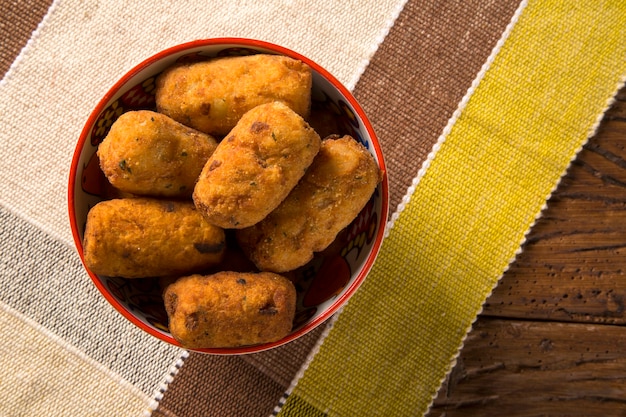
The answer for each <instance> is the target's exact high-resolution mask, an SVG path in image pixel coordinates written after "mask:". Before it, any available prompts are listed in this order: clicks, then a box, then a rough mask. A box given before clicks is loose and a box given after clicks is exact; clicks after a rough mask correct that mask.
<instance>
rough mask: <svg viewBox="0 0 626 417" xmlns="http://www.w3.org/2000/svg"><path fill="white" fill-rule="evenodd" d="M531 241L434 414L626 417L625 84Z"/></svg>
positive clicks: (484, 317)
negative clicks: (625, 309) (625, 324)
mask: <svg viewBox="0 0 626 417" xmlns="http://www.w3.org/2000/svg"><path fill="white" fill-rule="evenodd" d="M523 249H524V250H523V252H522V253H521V254H520V255H519V256H518V258H517V259H516V261H515V262H514V263H513V264H512V265H511V267H510V269H509V270H508V271H507V272H506V273H505V274H504V276H503V277H502V279H501V281H500V283H499V285H498V287H497V288H496V289H495V290H494V292H493V294H492V295H491V296H490V297H489V299H488V300H487V303H486V304H485V306H484V310H483V313H482V314H481V315H480V316H479V318H478V320H477V321H476V323H475V325H474V328H473V330H472V331H471V332H470V334H469V335H468V337H467V339H466V341H465V346H464V347H463V349H462V351H461V354H460V357H459V359H458V361H457V364H456V366H455V367H454V368H453V370H452V372H451V373H450V375H449V377H448V380H447V381H446V382H445V384H444V386H443V387H442V388H441V390H440V391H439V395H438V397H437V399H436V400H435V403H434V405H433V407H432V409H431V411H430V413H429V416H431V417H435V416H440V417H443V416H446V417H451V416H496V415H497V416H590V415H593V416H623V415H626V351H625V348H624V346H626V328H625V327H624V326H623V324H624V322H625V318H626V314H625V311H624V308H625V303H626V88H623V89H622V90H621V91H620V92H619V94H618V95H617V97H616V101H615V102H614V103H613V105H612V106H611V108H610V110H609V111H608V112H607V113H606V114H605V117H604V118H603V121H602V123H601V125H600V126H599V128H598V130H597V132H596V134H595V135H594V137H592V138H591V139H590V140H589V142H588V143H587V145H586V146H585V147H584V148H583V150H582V151H581V152H580V153H579V155H578V157H577V158H576V159H575V160H574V161H573V163H572V165H571V167H570V169H569V170H568V172H567V174H566V176H565V177H564V178H563V179H562V181H561V183H560V184H559V186H558V187H557V189H556V190H555V192H554V193H553V195H552V198H551V199H550V200H549V201H548V204H547V208H546V209H545V210H544V212H543V215H542V216H541V218H540V219H539V220H538V221H537V223H536V224H535V226H534V227H533V229H532V230H531V232H530V233H529V234H528V236H527V241H526V243H525V245H524V248H523Z"/></svg>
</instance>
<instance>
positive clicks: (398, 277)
mask: <svg viewBox="0 0 626 417" xmlns="http://www.w3.org/2000/svg"><path fill="white" fill-rule="evenodd" d="M0 14H1V15H2V17H1V18H0V19H1V20H0V35H1V36H2V37H1V39H2V43H3V44H2V47H1V49H0V50H1V52H2V55H1V56H0V66H1V69H2V73H4V76H3V78H2V81H1V82H0V184H2V186H1V187H0V218H1V221H0V230H1V233H0V253H1V259H2V263H1V264H0V365H1V367H2V374H1V375H0V415H1V416H41V415H54V416H96V415H97V416H99V415H103V416H104V415H106V416H135V415H136V416H141V415H149V414H151V413H152V414H153V415H155V416H163V417H166V416H168V417H183V416H200V415H210V416H267V415H270V414H275V415H279V416H305V417H309V416H367V415H377V416H418V415H422V414H424V413H426V412H427V411H428V409H429V406H430V404H431V402H432V398H433V396H434V395H435V394H436V393H437V390H438V389H439V386H440V384H441V382H442V380H443V379H444V378H445V376H446V375H447V373H448V372H449V371H450V369H451V367H452V365H453V364H454V361H455V358H456V356H457V354H458V352H459V350H460V349H461V348H462V345H463V340H464V337H465V335H466V334H467V332H468V331H469V330H470V329H471V326H472V323H473V321H474V320H475V318H476V316H477V315H478V314H479V312H480V310H481V306H482V304H483V302H484V300H485V299H486V297H487V296H488V295H489V293H490V292H491V290H492V288H493V287H494V286H495V285H496V284H497V282H498V279H499V278H500V277H501V276H502V274H503V273H504V271H505V270H506V269H507V267H508V265H509V264H510V262H511V261H512V260H513V259H514V258H515V256H516V254H517V253H518V252H519V251H520V248H521V245H522V244H523V242H524V236H525V235H526V233H527V232H528V231H529V230H530V228H531V227H532V225H533V223H534V221H535V220H536V219H537V217H538V216H540V215H541V210H542V208H543V207H544V206H545V203H546V200H547V199H548V197H549V196H550V194H551V192H552V191H553V190H554V188H555V186H556V185H557V184H558V182H559V179H560V178H561V176H562V175H563V174H564V172H565V170H566V169H567V167H568V165H569V163H570V162H571V161H572V159H573V158H575V156H576V153H577V152H578V150H579V149H580V147H581V146H582V145H583V144H584V143H585V142H586V140H587V139H588V138H589V136H590V135H592V134H593V132H594V129H595V127H596V126H597V124H598V122H599V120H600V119H601V117H602V115H603V113H604V111H605V110H606V108H607V106H608V105H609V104H610V102H611V99H612V97H613V96H614V94H615V92H616V91H617V89H618V88H619V86H620V85H622V83H623V82H624V77H625V76H626V4H625V3H624V2H623V1H617V0H615V1H608V0H607V1H597V2H569V1H566V0H547V1H536V0H532V1H521V2H520V1H519V0H503V1H498V2H494V1H487V0H468V1H465V0H463V1H461V0H459V1H449V2H440V1H435V0H408V1H407V0H382V1H373V0H359V1H346V2H335V1H330V0H321V1H316V2H306V1H301V0H285V1H273V0H270V1H258V0H256V1H254V0H250V1H248V0H243V1H233V2H230V3H222V2H197V1H179V2H171V1H154V2H133V1H125V0H112V1H107V2H101V1H97V0H84V1H76V0H56V1H53V2H52V3H50V2H49V1H46V0H30V1H25V2H20V3H19V4H18V5H17V6H16V5H14V4H13V3H12V2H2V3H1V4H0ZM223 36H230V37H233V36H235V37H248V38H258V39H262V40H266V41H270V42H274V43H278V44H281V45H284V46H286V47H288V48H290V49H293V50H295V51H297V52H299V53H301V54H304V55H307V56H309V57H310V58H312V59H313V60H314V61H316V62H318V63H319V64H320V65H322V66H323V67H325V68H326V69H328V70H329V71H330V72H331V73H333V74H334V75H335V76H337V78H339V80H340V81H342V82H343V83H344V84H345V85H346V86H347V87H348V88H349V89H351V90H352V91H353V92H354V94H355V96H356V97H357V99H358V100H359V101H360V102H361V104H362V106H363V107H364V109H365V111H366V112H367V113H368V115H369V116H370V117H371V119H372V122H373V124H374V128H375V130H376V132H377V134H378V136H379V137H380V140H381V141H382V147H383V151H384V152H385V155H386V163H387V167H388V174H389V179H390V191H391V207H392V212H393V215H392V216H391V218H390V221H389V224H388V233H387V236H386V239H385V241H384V243H383V247H382V250H381V254H380V257H379V260H378V261H377V263H376V264H375V266H374V268H373V270H372V272H371V273H370V275H369V276H368V278H367V280H366V281H365V284H364V285H363V287H362V288H361V289H360V290H359V291H358V292H357V293H356V295H355V296H354V297H353V298H352V299H351V301H350V302H349V303H348V305H347V306H346V307H345V308H344V309H343V310H342V311H341V312H340V313H338V314H336V315H335V316H334V317H333V318H332V319H331V320H329V322H328V323H326V325H325V326H323V327H322V328H320V329H319V330H317V331H315V332H313V333H311V334H309V335H307V336H305V337H304V338H302V339H300V340H298V341H295V342H293V343H290V344H288V345H286V346H283V347H280V348H277V349H274V350H271V351H267V352H263V353H258V354H253V355H246V356H235V357H233V356H229V357H225V356H210V355H200V354H193V353H192V354H190V353H188V352H186V351H184V350H181V349H179V348H176V347H173V346H169V345H166V344H163V343H161V342H159V341H157V340H156V339H154V338H152V337H151V336H149V335H146V334H143V333H141V332H140V331H139V330H137V329H136V328H134V327H133V326H132V325H131V324H130V323H128V322H126V321H125V320H124V319H123V318H122V317H121V316H120V315H119V314H118V313H116V312H115V310H114V309H113V308H112V307H111V306H110V305H108V304H107V302H106V301H105V300H104V299H103V298H102V297H100V296H99V294H98V292H97V290H96V289H95V287H94V286H93V285H92V284H91V281H90V279H89V277H88V276H87V274H86V273H85V272H84V271H83V269H82V266H81V264H80V260H79V258H78V255H77V254H76V251H75V250H74V248H73V245H72V238H71V233H70V229H69V224H68V216H67V209H66V207H67V202H66V195H67V189H66V187H67V177H68V173H69V165H70V161H71V157H72V153H73V150H74V146H75V143H76V140H77V138H78V135H79V133H80V130H81V129H82V127H83V124H84V122H85V121H86V119H87V117H88V115H89V113H90V112H91V109H92V108H93V107H94V106H95V104H96V103H97V101H98V99H99V98H100V97H101V96H102V95H103V94H104V93H105V92H106V91H107V90H108V88H109V87H110V86H111V85H112V84H113V83H114V82H115V81H116V80H117V79H118V78H119V77H120V76H121V75H122V74H123V73H125V72H126V71H127V70H129V69H130V68H131V67H133V66H134V65H135V64H137V63H138V62H140V61H142V60H143V59H145V58H146V57H148V56H150V55H151V54H153V53H155V52H157V51H159V50H161V49H164V48H166V47H169V46H173V45H175V44H178V43H182V42H187V41H190V40H194V39H201V38H211V37H223Z"/></svg>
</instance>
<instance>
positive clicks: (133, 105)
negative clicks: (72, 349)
mask: <svg viewBox="0 0 626 417" xmlns="http://www.w3.org/2000/svg"><path fill="white" fill-rule="evenodd" d="M254 53H269V54H280V55H285V56H289V57H292V58H295V59H299V60H301V61H303V62H305V63H306V64H308V65H309V66H310V67H311V69H312V70H313V90H312V101H313V108H317V109H322V110H323V111H324V112H326V114H330V115H332V117H334V119H335V121H336V122H337V124H338V126H340V129H341V130H342V132H337V133H341V134H350V135H351V136H353V137H354V138H355V139H357V140H358V141H360V142H361V143H362V144H363V145H364V146H365V147H366V148H367V149H368V150H369V151H370V153H371V154H372V155H373V156H374V159H375V160H376V162H377V163H378V166H379V167H380V169H381V170H382V172H383V180H382V181H381V183H380V184H379V185H378V187H377V188H376V190H375V192H374V194H373V196H372V198H371V199H370V201H369V202H368V203H367V205H366V206H365V208H364V209H363V210H362V211H361V213H360V214H359V216H358V217H357V218H356V219H355V220H354V221H353V222H352V224H351V225H350V226H348V227H347V228H346V229H345V230H344V231H343V232H342V233H340V235H339V237H338V238H337V240H336V241H335V243H333V245H331V247H330V248H329V249H328V250H326V251H324V252H320V253H318V254H316V256H315V257H314V259H313V260H312V261H311V262H309V263H308V264H307V265H305V266H303V267H301V268H299V269H298V270H296V271H294V273H293V276H292V277H291V278H292V279H294V282H295V283H296V288H297V292H298V302H297V308H296V317H295V320H294V325H293V330H292V331H291V333H290V334H288V335H287V336H286V337H284V338H283V339H281V340H279V341H277V342H273V343H266V344H261V345H254V346H243V347H237V348H211V349H196V351H198V352H203V353H213V354H243V353H251V352H259V351H262V350H266V349H270V348H274V347H277V346H280V345H283V344H285V343H287V342H290V341H293V340H295V339H297V338H299V337H300V336H302V335H304V334H306V333H308V332H309V331H311V330H313V329H314V328H316V327H317V326H319V325H320V324H321V323H323V322H324V321H325V320H327V319H328V318H329V317H330V316H331V315H332V314H333V313H335V312H336V311H337V310H338V309H339V308H341V307H342V306H343V305H344V304H345V303H346V302H347V301H348V299H349V298H350V297H351V296H352V295H353V294H354V293H355V291H356V290H357V289H358V288H359V286H360V285H361V284H362V283H363V280H364V279H365V277H366V275H367V274H368V272H369V271H370V269H371V267H372V265H373V263H374V260H375V259H376V256H377V254H378V252H379V249H380V246H381V243H382V240H383V234H384V229H385V224H386V222H387V216H388V210H389V207H388V202H389V194H388V181H387V173H386V170H385V163H384V160H383V155H382V152H381V147H380V144H379V143H378V139H377V137H376V134H375V133H374V130H373V129H372V126H371V124H370V122H369V120H368V119H367V116H366V115H365V113H364V112H363V109H362V108H361V106H360V105H359V104H358V103H357V101H356V100H355V98H354V97H353V96H352V94H351V93H350V91H348V90H347V89H346V88H345V87H344V86H343V85H342V84H341V83H340V82H339V81H338V80H337V79H336V78H335V77H333V76H332V75H331V74H330V73H329V72H328V71H326V70H325V69H324V68H322V67H321V66H319V65H318V64H316V63H315V62H313V61H312V60H311V59H309V58H307V57H305V56H302V55H300V54H298V53H297V52H294V51H291V50H289V49H287V48H284V47H282V46H278V45H274V44H271V43H268V42H264V41H259V40H252V39H241V38H216V39H204V40H197V41H193V42H189V43H184V44H181V45H177V46H174V47H171V48H169V49H166V50H164V51H161V52H159V53H157V54H156V55H153V56H151V57H150V58H148V59H146V60H145V61H143V62H141V63H140V64H138V65H137V66H135V67H134V68H133V69H132V70H130V71H129V72H128V73H126V74H125V75H124V76H123V77H122V78H121V79H120V80H119V81H118V82H116V83H115V85H113V87H112V88H111V89H110V90H109V91H108V92H107V93H106V94H105V95H104V97H103V98H102V99H101V100H100V101H99V102H98V104H97V105H96V107H95V109H94V110H93V111H92V113H91V115H90V116H89V119H87V122H86V124H85V127H84V128H83V130H82V132H81V135H80V137H79V138H78V143H77V145H76V149H75V152H74V157H73V159H72V166H71V169H70V176H69V185H68V203H69V218H70V224H71V227H72V234H73V236H74V242H75V244H76V249H77V250H78V253H79V255H80V257H81V260H83V265H84V259H83V234H84V230H85V222H86V219H87V212H88V211H89V209H90V208H91V207H93V206H94V205H95V204H96V203H98V202H99V201H102V200H104V199H106V198H107V197H106V196H107V188H108V183H107V180H106V178H105V177H104V174H103V173H102V171H101V170H100V167H99V164H98V158H97V156H96V150H97V149H98V144H99V143H100V142H101V141H102V140H103V139H104V137H105V136H106V134H107V132H108V130H109V128H110V126H111V124H112V123H113V122H114V121H115V120H116V119H117V118H118V117H119V116H120V115H121V114H122V113H124V112H126V111H129V110H138V109H154V107H155V102H154V80H155V78H156V77H157V75H158V74H159V73H161V72H162V71H163V70H164V69H165V68H167V67H169V66H171V65H172V64H175V63H177V62H181V61H189V60H197V59H206V58H207V57H215V56H232V55H248V54H254ZM85 268H86V270H87V273H88V274H89V276H90V277H91V279H92V281H93V283H94V284H95V286H96V287H97V288H98V290H99V291H100V293H101V294H102V295H103V296H104V297H105V298H106V299H107V301H108V302H109V303H111V305H113V307H115V309H116V310H117V311H119V312H120V314H122V315H123V316H124V317H126V318H127V319H128V320H130V321H131V322H132V323H133V324H135V325H136V326H138V327H139V328H140V329H142V330H144V331H146V332H148V333H149V334H151V335H152V336H154V337H156V338H158V339H160V340H162V341H164V342H167V343H171V344H173V345H176V346H180V344H179V343H178V342H177V341H176V340H175V339H174V338H173V337H172V335H171V334H170V333H169V331H168V323H167V315H166V313H165V308H164V306H163V300H162V290H163V289H162V287H161V285H160V283H159V280H157V279H132V280H130V279H124V278H118V277H108V276H102V275H97V274H95V273H93V272H92V271H90V270H89V268H88V267H87V266H86V265H85Z"/></svg>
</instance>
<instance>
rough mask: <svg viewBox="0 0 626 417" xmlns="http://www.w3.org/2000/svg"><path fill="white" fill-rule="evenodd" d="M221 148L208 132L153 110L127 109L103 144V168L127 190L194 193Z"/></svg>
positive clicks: (178, 194)
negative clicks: (213, 156) (212, 158)
mask: <svg viewBox="0 0 626 417" xmlns="http://www.w3.org/2000/svg"><path fill="white" fill-rule="evenodd" d="M216 147H217V142H216V140H215V139H214V138H213V137H212V136H210V135H207V134H205V133H202V132H199V131H197V130H195V129H192V128H189V127H187V126H184V125H182V124H180V123H178V122H176V121H175V120H173V119H171V118H169V117H168V116H165V115H163V114H160V113H156V112H153V111H148V110H138V111H130V112H127V113H124V114H122V115H121V116H120V117H119V118H118V119H117V120H116V121H115V123H113V125H112V126H111V130H110V131H109V133H108V135H107V136H106V138H105V139H104V140H103V141H102V143H101V144H100V146H99V147H98V158H99V159H100V168H101V169H102V171H103V172H104V174H105V176H106V177H107V179H108V180H109V182H110V183H111V184H112V185H113V186H114V187H115V188H117V189H119V190H120V191H123V192H127V193H131V194H137V195H149V196H157V197H189V196H191V193H192V192H193V187H194V185H195V183H196V180H197V179H198V176H199V175H200V172H201V171H202V168H203V167H204V164H205V163H206V161H207V160H208V159H209V156H211V154H212V153H213V151H214V150H215V148H216Z"/></svg>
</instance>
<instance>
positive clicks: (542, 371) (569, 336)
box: [429, 318, 626, 417]
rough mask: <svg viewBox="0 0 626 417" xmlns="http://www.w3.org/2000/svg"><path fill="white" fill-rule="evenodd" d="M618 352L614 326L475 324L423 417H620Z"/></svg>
mask: <svg viewBox="0 0 626 417" xmlns="http://www.w3.org/2000/svg"><path fill="white" fill-rule="evenodd" d="M625 344H626V328H625V327H621V326H614V325H597V324H579V323H554V322H535V321H519V320H509V319H506V320H503V319H489V318H481V319H480V320H478V321H477V322H476V323H475V326H474V329H473V331H472V332H471V333H470V334H469V336H468V338H467V340H466V342H465V347H464V348H463V350H462V353H461V356H460V357H459V360H458V363H457V365H456V367H455V368H454V370H453V372H452V373H451V375H450V377H449V379H448V381H447V383H446V384H445V385H444V386H443V387H442V389H441V390H440V392H439V396H438V397H437V399H436V400H435V403H434V405H433V407H432V409H431V411H430V414H429V415H430V416H431V417H443V416H445V417H454V416H463V417H468V416H571V417H576V416H606V417H610V416H623V415H626V355H624V353H623V346H624V345H625Z"/></svg>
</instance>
